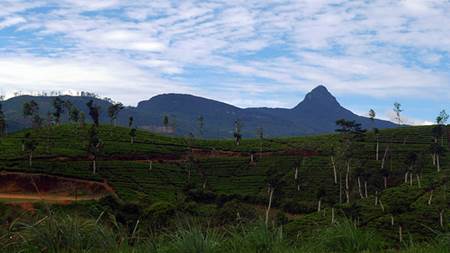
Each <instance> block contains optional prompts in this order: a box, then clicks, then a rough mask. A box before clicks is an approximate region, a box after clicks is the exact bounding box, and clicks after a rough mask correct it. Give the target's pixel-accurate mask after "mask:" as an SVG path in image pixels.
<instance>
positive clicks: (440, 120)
mask: <svg viewBox="0 0 450 253" xmlns="http://www.w3.org/2000/svg"><path fill="white" fill-rule="evenodd" d="M448 118H449V115H448V114H447V112H446V111H445V110H442V111H441V112H440V113H439V115H438V116H437V117H436V125H437V126H436V127H435V129H433V131H435V132H436V133H434V134H436V135H438V136H440V138H441V145H444V136H445V124H446V123H447V121H448ZM435 141H436V142H437V140H435Z"/></svg>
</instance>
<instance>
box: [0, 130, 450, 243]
mask: <svg viewBox="0 0 450 253" xmlns="http://www.w3.org/2000/svg"><path fill="white" fill-rule="evenodd" d="M88 131H89V127H85V128H83V129H79V128H78V127H76V126H73V125H64V126H60V127H51V128H50V129H47V128H43V129H40V130H34V131H32V132H31V136H32V138H34V140H35V141H36V142H37V143H38V146H37V149H36V151H35V152H34V154H33V157H34V161H33V163H32V165H31V166H29V164H28V159H27V153H26V152H23V151H22V149H21V145H22V144H21V143H22V140H23V138H24V136H25V134H26V133H27V132H29V131H21V132H18V133H15V134H12V135H9V136H8V137H6V138H3V139H2V140H1V144H0V151H1V153H0V170H4V171H9V172H26V173H29V172H32V173H41V174H46V175H55V176H64V177H71V178H77V179H83V180H93V181H99V182H104V183H106V184H107V185H109V186H110V187H111V188H112V189H113V190H114V191H115V194H116V195H117V197H118V198H119V200H120V201H119V203H122V204H118V203H116V202H117V200H115V201H113V200H111V199H106V200H105V201H101V202H100V203H102V204H101V206H102V207H98V204H93V206H92V208H93V209H92V208H90V207H89V208H88V209H89V210H90V211H89V212H90V213H91V212H93V213H94V214H95V213H96V214H98V210H99V208H100V210H101V209H102V208H104V207H105V206H106V207H109V208H112V209H111V212H113V213H114V214H115V215H119V217H123V219H124V220H123V222H130V223H131V224H133V222H136V220H134V221H133V219H140V218H142V215H144V216H146V217H147V216H148V215H150V217H159V218H157V219H156V220H155V219H154V218H153V219H152V218H148V219H149V220H148V222H150V223H151V224H153V225H154V226H165V225H164V224H166V222H170V218H169V217H170V216H172V214H173V213H174V212H177V213H181V214H182V215H188V214H189V215H192V216H194V217H197V218H200V219H207V220H209V221H211V222H212V221H213V222H214V224H220V220H221V219H222V218H223V217H222V216H217V215H218V212H219V210H221V209H222V208H223V206H224V205H227V203H240V204H239V205H243V206H244V209H248V208H250V209H251V208H253V209H255V210H256V211H257V210H259V209H264V208H265V206H267V203H268V198H269V195H268V192H267V191H268V182H275V181H276V183H271V184H274V185H276V188H275V191H274V198H273V207H274V208H275V209H274V210H275V211H273V213H272V215H273V216H271V217H272V218H271V219H273V220H274V222H275V220H276V219H278V218H277V217H278V215H285V216H286V217H288V221H286V223H287V224H286V225H285V231H286V233H287V236H289V237H291V238H295V237H296V236H298V235H299V234H301V235H302V237H305V238H308V237H309V236H311V235H312V234H311V232H313V231H315V230H316V229H322V228H324V227H328V226H330V224H331V219H332V218H331V217H332V216H331V215H332V214H331V208H332V207H333V208H334V210H336V211H335V215H336V217H337V218H336V219H340V218H343V217H347V218H351V219H352V220H354V221H355V222H356V223H357V224H358V226H360V227H362V228H367V229H374V230H375V231H377V232H379V234H380V235H381V236H382V237H383V238H384V239H385V240H386V242H388V243H389V244H390V245H398V244H397V243H398V230H399V227H400V226H401V228H402V229H403V233H404V236H405V238H406V237H411V240H414V241H415V242H421V241H423V240H429V239H430V238H432V237H433V233H434V232H433V233H432V232H430V231H435V232H436V231H440V232H446V231H448V230H449V229H450V222H449V221H450V220H449V219H450V209H449V208H448V207H449V205H450V198H448V197H447V196H448V194H449V193H450V191H449V190H450V189H449V188H448V180H449V176H450V173H449V172H450V168H449V167H448V166H449V160H448V159H449V156H448V152H446V153H445V154H444V155H443V156H442V157H441V167H442V168H441V171H440V172H437V168H436V166H435V165H433V162H432V159H431V155H430V154H431V153H430V152H429V146H430V143H431V141H432V129H431V127H405V128H400V129H389V130H383V131H381V133H380V135H379V136H378V140H379V143H380V149H379V156H380V158H379V160H378V161H377V160H376V159H375V158H376V154H375V150H376V149H375V148H376V139H377V138H376V136H375V135H374V133H372V132H370V133H367V134H365V136H364V137H363V138H362V139H360V140H358V141H356V142H355V144H354V145H355V146H354V149H353V153H352V158H351V160H350V163H349V165H350V170H349V171H350V174H349V183H348V184H349V187H348V188H349V199H350V203H349V204H347V203H346V196H345V193H344V192H345V188H346V186H345V184H346V183H345V181H346V180H345V175H346V174H345V173H346V170H347V167H346V163H345V161H343V160H339V158H338V157H339V156H337V154H338V153H339V152H340V151H339V150H340V149H341V145H342V143H341V142H340V139H341V136H339V135H322V136H314V137H295V138H278V139H263V140H259V139H244V140H243V141H242V143H241V145H239V146H236V145H235V144H234V142H233V141H227V140H197V139H186V138H174V137H167V136H161V135H155V134H151V133H148V132H146V131H138V133H137V138H136V141H135V143H134V144H131V143H130V137H129V134H128V133H129V129H126V128H120V127H111V126H101V127H100V129H99V134H100V139H101V140H102V143H103V148H102V149H101V152H100V154H99V155H98V159H97V160H98V161H97V172H96V174H95V175H94V174H93V172H92V157H90V156H88V155H87V151H86V149H87V148H86V147H87V144H88V143H87V139H88V138H87V136H88ZM448 143H449V142H448V138H443V139H442V144H444V146H445V147H448ZM386 150H387V151H386ZM385 154H386V155H385ZM411 154H415V155H416V159H415V160H414V164H412V165H411V162H410V158H409V157H410V156H411ZM332 157H333V159H334V161H335V165H336V167H337V168H336V170H337V173H338V174H337V183H335V181H334V176H333V162H332V161H333V160H332ZM382 157H386V159H385V165H384V166H385V168H386V170H382V169H381V167H382V163H383V162H382ZM406 172H408V174H407V176H406V183H405V173H406ZM384 176H386V177H387V178H386V180H387V181H386V182H387V185H386V187H387V188H386V189H385V187H384ZM274 180H275V181H274ZM360 185H361V186H360ZM365 185H366V186H367V190H366V189H365ZM360 187H361V188H362V189H361V190H360ZM366 191H367V197H366V193H365V192H366ZM67 194H69V195H70V194H71V193H70V189H68V193H66V195H67ZM72 194H76V192H72ZM431 194H432V196H431ZM376 198H377V200H375V199H376ZM430 198H432V201H430ZM318 199H321V205H322V206H321V211H320V212H317V205H318ZM375 201H376V202H375ZM375 203H376V204H375ZM79 205H82V206H83V204H79ZM89 205H92V204H89ZM130 205H132V206H130ZM233 205H234V204H233ZM247 205H248V207H247ZM76 206H77V204H74V207H73V208H75V209H76V208H77V207H76ZM130 208H131V209H130ZM250 209H249V210H250ZM137 210H145V211H137ZM236 210H241V209H236ZM236 210H235V211H236ZM235 211H231V214H229V216H226V217H227V219H230V224H231V223H233V220H234V218H233V217H235V215H236V213H235ZM257 213H258V211H257ZM260 214H261V215H263V214H262V213H260ZM275 214H277V216H275ZM152 215H153V216H152ZM155 215H156V216H155ZM167 215H168V216H167ZM230 215H231V216H230ZM238 215H239V214H238ZM242 215H244V214H242ZM160 216H161V217H160ZM125 217H126V218H125ZM220 217H222V218H220ZM441 217H442V219H443V221H442V222H440V219H441ZM392 219H393V220H394V225H392V224H391V222H392Z"/></svg>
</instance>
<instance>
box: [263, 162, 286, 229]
mask: <svg viewBox="0 0 450 253" xmlns="http://www.w3.org/2000/svg"><path fill="white" fill-rule="evenodd" d="M282 178H283V174H282V173H281V172H279V171H277V170H276V169H269V170H267V172H266V183H267V186H268V189H267V193H268V194H269V203H268V204H267V209H266V219H265V224H266V226H268V225H269V214H270V209H271V207H272V200H273V196H274V192H275V190H278V189H279V188H280V187H281V185H282V183H283V181H282Z"/></svg>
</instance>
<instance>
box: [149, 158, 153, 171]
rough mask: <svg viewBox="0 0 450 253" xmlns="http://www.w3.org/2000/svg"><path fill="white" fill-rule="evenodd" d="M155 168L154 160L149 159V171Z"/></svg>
mask: <svg viewBox="0 0 450 253" xmlns="http://www.w3.org/2000/svg"><path fill="white" fill-rule="evenodd" d="M152 169H153V161H151V160H148V171H152Z"/></svg>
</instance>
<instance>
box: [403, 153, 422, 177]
mask: <svg viewBox="0 0 450 253" xmlns="http://www.w3.org/2000/svg"><path fill="white" fill-rule="evenodd" d="M418 159H419V156H418V155H417V153H416V152H409V153H408V155H407V156H406V159H405V165H406V166H407V170H406V172H405V183H408V180H409V182H410V185H412V177H413V174H414V171H415V170H414V169H415V167H416V163H417V160H418ZM408 176H409V178H408Z"/></svg>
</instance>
